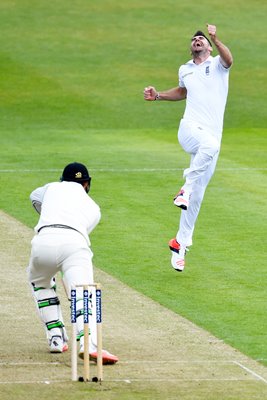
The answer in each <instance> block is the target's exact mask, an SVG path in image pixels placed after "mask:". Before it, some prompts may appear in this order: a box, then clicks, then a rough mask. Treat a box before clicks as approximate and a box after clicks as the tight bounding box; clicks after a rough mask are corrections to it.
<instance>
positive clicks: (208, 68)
mask: <svg viewBox="0 0 267 400" xmlns="http://www.w3.org/2000/svg"><path fill="white" fill-rule="evenodd" d="M209 74H210V66H209V65H208V66H207V67H206V75H207V76H208V75H209Z"/></svg>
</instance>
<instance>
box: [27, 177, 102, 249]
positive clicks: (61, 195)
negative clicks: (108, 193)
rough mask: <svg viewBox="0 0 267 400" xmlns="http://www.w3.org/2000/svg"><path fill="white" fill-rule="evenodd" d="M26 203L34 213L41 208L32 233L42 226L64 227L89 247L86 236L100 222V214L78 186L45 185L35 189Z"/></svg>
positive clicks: (67, 183) (61, 183) (94, 204)
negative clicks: (29, 201) (33, 209)
mask: <svg viewBox="0 0 267 400" xmlns="http://www.w3.org/2000/svg"><path fill="white" fill-rule="evenodd" d="M30 199H31V201H32V203H33V204H34V206H35V208H36V209H37V210H38V209H39V207H38V203H40V204H41V210H40V211H41V214H40V218H39V221H38V224H37V225H36V227H35V228H34V230H35V231H36V232H38V230H39V229H40V228H41V227H43V226H45V225H54V224H59V225H67V226H69V227H71V228H74V229H76V230H77V231H79V232H80V233H81V234H82V235H83V236H84V237H85V239H86V241H87V243H88V244H90V240H89V237H88V235H89V233H90V232H92V230H93V229H94V228H95V226H96V225H97V224H98V222H99V221H100V218H101V213H100V208H99V206H98V205H97V204H96V203H95V202H94V200H92V199H91V197H89V196H88V194H87V193H86V192H85V190H84V188H83V187H82V185H81V184H80V183H76V182H66V181H63V182H53V183H48V184H47V185H45V186H42V187H39V188H37V189H35V190H34V191H33V192H32V193H31V195H30ZM36 202H37V207H36V204H35V203H36Z"/></svg>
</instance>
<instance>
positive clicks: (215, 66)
mask: <svg viewBox="0 0 267 400" xmlns="http://www.w3.org/2000/svg"><path fill="white" fill-rule="evenodd" d="M178 75H179V86H180V87H185V88H186V90H187V99H186V108H185V112H184V116H183V118H184V119H185V120H188V121H193V122H195V123H198V124H200V126H202V127H208V128H209V129H210V130H212V131H213V132H214V133H215V134H221V133H222V130H223V117H224V110H225V106H226V100H227V94H228V83H229V69H227V68H225V67H224V66H223V65H222V64H221V62H220V56H216V57H212V56H209V57H208V59H207V60H206V61H204V62H203V63H201V64H195V63H194V62H193V60H190V61H188V62H187V63H186V64H184V65H182V66H181V67H180V68H179V74H178Z"/></svg>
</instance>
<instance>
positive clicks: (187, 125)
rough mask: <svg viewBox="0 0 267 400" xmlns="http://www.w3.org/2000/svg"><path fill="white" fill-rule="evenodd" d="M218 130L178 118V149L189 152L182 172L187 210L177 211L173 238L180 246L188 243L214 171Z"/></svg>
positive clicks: (218, 143) (190, 242) (217, 147)
mask: <svg viewBox="0 0 267 400" xmlns="http://www.w3.org/2000/svg"><path fill="white" fill-rule="evenodd" d="M221 136H222V135H221V132H220V133H215V132H212V131H211V130H209V128H207V127H203V126H200V125H199V124H196V123H195V122H192V121H186V120H184V119H182V120H181V123H180V126H179V130H178V140H179V143H180V145H181V146H182V148H183V149H184V150H185V151H186V152H187V153H188V154H190V155H191V161H190V166H189V168H187V169H185V171H184V178H185V184H184V185H183V189H184V190H187V191H189V193H191V195H190V202H189V207H188V209H187V210H186V211H185V210H182V211H181V218H180V225H179V230H178V232H177V235H176V239H177V241H178V242H179V243H180V244H181V245H183V246H191V245H192V237H193V232H194V228H195V223H196V220H197V217H198V214H199V210H200V207H201V203H202V200H203V197H204V193H205V190H206V188H207V186H208V183H209V181H210V179H211V177H212V175H213V173H214V171H215V167H216V163H217V160H218V156H219V152H220V145H221Z"/></svg>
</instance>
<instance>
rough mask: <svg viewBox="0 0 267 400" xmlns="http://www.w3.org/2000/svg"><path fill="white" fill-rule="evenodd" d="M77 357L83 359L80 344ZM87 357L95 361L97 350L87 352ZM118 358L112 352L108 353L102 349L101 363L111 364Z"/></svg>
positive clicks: (82, 348)
mask: <svg viewBox="0 0 267 400" xmlns="http://www.w3.org/2000/svg"><path fill="white" fill-rule="evenodd" d="M79 357H80V358H81V359H82V360H83V359H84V347H83V345H81V347H80V351H79ZM89 358H90V360H91V361H94V362H97V352H96V351H92V352H91V351H90V353H89ZM118 361H119V359H118V357H117V356H115V355H114V354H111V353H109V352H108V351H107V350H102V364H103V365H111V364H116V362H118Z"/></svg>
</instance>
